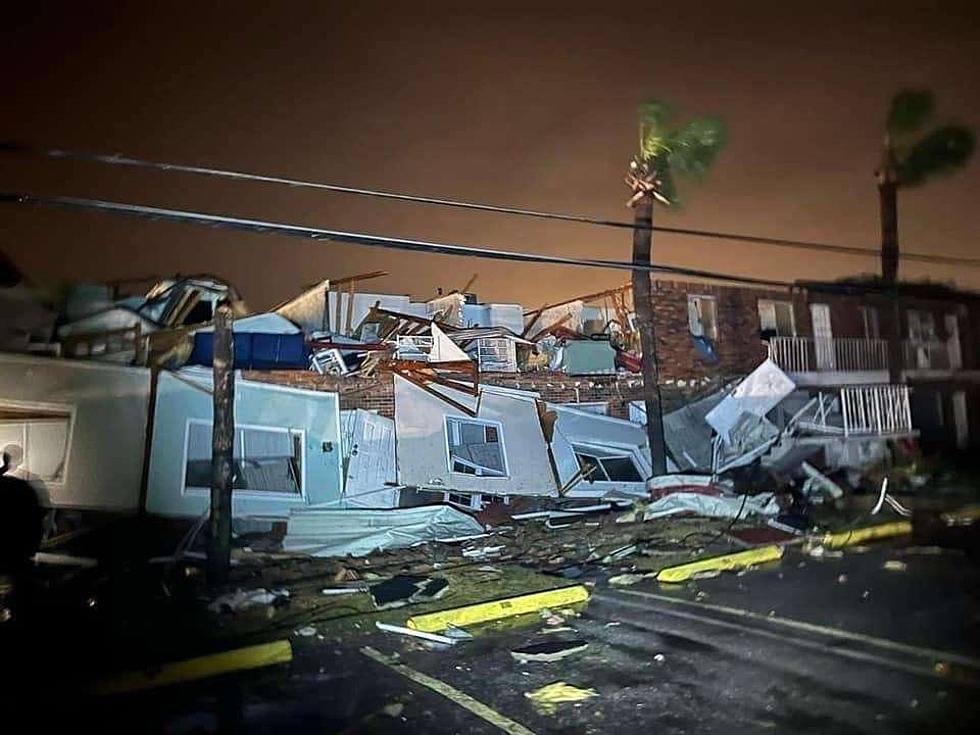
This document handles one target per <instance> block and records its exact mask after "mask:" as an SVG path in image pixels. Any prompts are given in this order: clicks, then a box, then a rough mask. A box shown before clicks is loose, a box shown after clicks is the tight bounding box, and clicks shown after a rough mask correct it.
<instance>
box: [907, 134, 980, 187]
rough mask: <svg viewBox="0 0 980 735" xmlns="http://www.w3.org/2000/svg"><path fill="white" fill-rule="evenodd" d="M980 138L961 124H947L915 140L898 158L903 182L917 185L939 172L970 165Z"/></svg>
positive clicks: (908, 184)
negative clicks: (968, 163)
mask: <svg viewBox="0 0 980 735" xmlns="http://www.w3.org/2000/svg"><path fill="white" fill-rule="evenodd" d="M975 145H976V140H975V137H974V134H973V131H972V130H970V129H969V128H966V127H963V126H961V125H944V126H943V127H941V128H936V129H935V130H933V131H931V132H930V133H928V134H927V135H926V136H924V137H923V138H922V139H921V140H919V141H917V142H916V143H915V144H913V145H912V146H911V147H910V148H909V149H908V151H907V152H905V154H904V155H902V156H901V157H900V158H899V160H898V162H897V165H898V174H899V182H900V183H901V184H902V185H903V186H916V185H917V184H921V183H923V182H924V181H926V179H928V178H929V177H931V176H934V175H936V174H943V173H947V172H949V171H952V170H953V169H957V168H960V167H961V166H964V165H966V162H967V161H968V160H969V159H970V155H971V154H972V153H973V148H974V146H975Z"/></svg>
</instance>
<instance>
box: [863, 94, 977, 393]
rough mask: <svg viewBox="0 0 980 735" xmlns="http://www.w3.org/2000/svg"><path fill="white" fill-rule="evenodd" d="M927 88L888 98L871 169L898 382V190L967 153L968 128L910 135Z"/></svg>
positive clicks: (931, 101)
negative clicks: (877, 161)
mask: <svg viewBox="0 0 980 735" xmlns="http://www.w3.org/2000/svg"><path fill="white" fill-rule="evenodd" d="M934 110H935V98H934V96H933V94H932V92H930V91H928V90H920V89H904V90H902V91H900V92H898V93H897V94H896V95H895V96H894V97H893V98H892V102H891V108H890V109H889V111H888V119H887V121H886V123H885V145H884V150H883V154H882V162H881V167H880V168H879V169H878V171H877V172H876V177H877V180H878V199H879V202H880V215H881V277H882V280H883V281H884V283H885V284H886V285H888V286H891V287H892V289H893V292H892V318H891V319H890V320H889V328H888V374H889V380H890V382H892V383H898V382H901V377H902V363H903V355H902V342H901V324H900V321H899V320H900V317H899V313H900V310H899V306H898V290H897V289H898V286H897V284H898V190H899V189H901V188H905V187H911V186H919V185H921V184H923V183H925V182H926V181H928V180H929V179H930V178H932V177H933V176H935V175H937V174H943V173H948V172H950V171H952V170H955V169H957V168H960V167H962V166H964V165H965V164H966V162H967V161H968V160H969V158H970V155H971V154H972V153H973V148H974V143H975V141H974V136H973V131H971V130H970V129H969V128H966V127H963V126H962V125H952V124H948V123H947V124H945V125H940V126H938V127H935V128H933V129H932V130H930V131H929V132H927V133H925V134H924V135H921V136H919V137H918V138H916V137H915V136H916V135H917V134H919V133H921V131H922V129H923V127H924V126H925V125H926V123H928V122H929V121H930V120H931V119H932V116H933V112H934Z"/></svg>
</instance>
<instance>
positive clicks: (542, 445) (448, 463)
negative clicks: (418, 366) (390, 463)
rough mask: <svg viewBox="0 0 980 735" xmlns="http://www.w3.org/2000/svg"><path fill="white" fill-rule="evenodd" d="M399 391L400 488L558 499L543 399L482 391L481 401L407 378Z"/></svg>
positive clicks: (487, 388)
mask: <svg viewBox="0 0 980 735" xmlns="http://www.w3.org/2000/svg"><path fill="white" fill-rule="evenodd" d="M394 389H395V433H396V449H397V460H398V482H399V483H400V484H402V485H413V486H416V487H421V488H428V489H438V490H455V491H458V492H463V493H482V494H486V495H552V496H553V495H557V491H558V488H557V485H556V481H555V476H554V473H553V472H552V469H551V463H550V460H549V457H548V446H547V443H546V442H545V438H544V434H543V432H542V428H541V423H540V420H539V417H538V411H537V407H536V405H535V401H536V395H535V394H533V393H527V392H525V391H513V390H507V389H502V388H494V387H490V386H480V393H479V400H477V399H475V398H474V397H473V396H469V395H467V394H466V393H464V392H462V391H456V390H452V389H449V388H445V387H441V386H440V387H434V388H432V389H431V391H427V390H425V389H423V388H421V387H419V386H418V385H415V384H414V383H412V382H410V381H409V380H406V379H405V378H403V377H401V376H399V375H395V376H394ZM432 391H435V392H437V393H439V394H441V395H444V396H446V397H447V398H449V400H450V401H453V402H454V403H456V404H459V405H460V406H462V407H465V408H467V409H470V410H471V411H473V412H474V413H475V416H471V415H470V414H469V413H467V412H466V411H463V410H460V408H458V407H457V406H454V405H453V404H452V403H450V402H448V401H446V400H444V399H443V398H441V397H440V396H439V395H434V394H433V392H432Z"/></svg>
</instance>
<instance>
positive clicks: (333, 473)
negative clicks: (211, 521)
mask: <svg viewBox="0 0 980 735" xmlns="http://www.w3.org/2000/svg"><path fill="white" fill-rule="evenodd" d="M212 415H213V414H212V396H211V372H210V371H209V370H202V369H196V368H185V369H184V370H181V371H180V372H179V373H176V374H174V373H169V372H165V373H162V374H161V375H160V383H159V386H158V390H157V404H156V411H155V419H154V427H153V449H152V451H151V455H150V468H149V483H148V488H147V509H148V510H149V511H150V512H153V513H159V514H161V515H169V516H189V517H199V516H200V515H202V514H203V513H204V512H205V511H206V510H207V508H208V506H209V502H210V500H209V499H210V489H209V487H210V483H209V482H208V471H209V468H210V456H211V455H210V438H211V420H212ZM235 431H236V435H235V446H234V451H233V455H234V462H235V468H236V469H235V476H236V478H235V489H234V492H233V494H232V504H233V513H234V515H235V516H236V517H245V516H252V517H262V518H283V517H285V516H287V515H288V513H289V510H290V508H294V507H301V506H306V505H310V504H314V503H327V502H336V501H338V500H339V499H340V494H341V489H342V476H341V471H342V467H341V434H340V409H339V399H338V396H337V394H336V393H328V392H321V391H306V390H298V389H295V388H285V387H282V386H277V385H272V384H266V383H255V382H251V381H248V380H244V379H242V378H241V375H240V374H238V376H237V378H236V381H235Z"/></svg>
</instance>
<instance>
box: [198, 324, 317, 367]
mask: <svg viewBox="0 0 980 735" xmlns="http://www.w3.org/2000/svg"><path fill="white" fill-rule="evenodd" d="M213 356H214V333H213V332H198V333H197V334H195V335H194V351H193V352H191V357H190V359H189V360H188V361H187V362H188V364H189V365H211V359H212V357H213ZM234 367H235V368H237V369H239V370H274V369H275V370H288V369H296V370H305V369H306V368H307V367H309V363H308V361H307V352H306V340H305V338H304V337H303V335H302V334H265V333H263V332H235V365H234Z"/></svg>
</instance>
